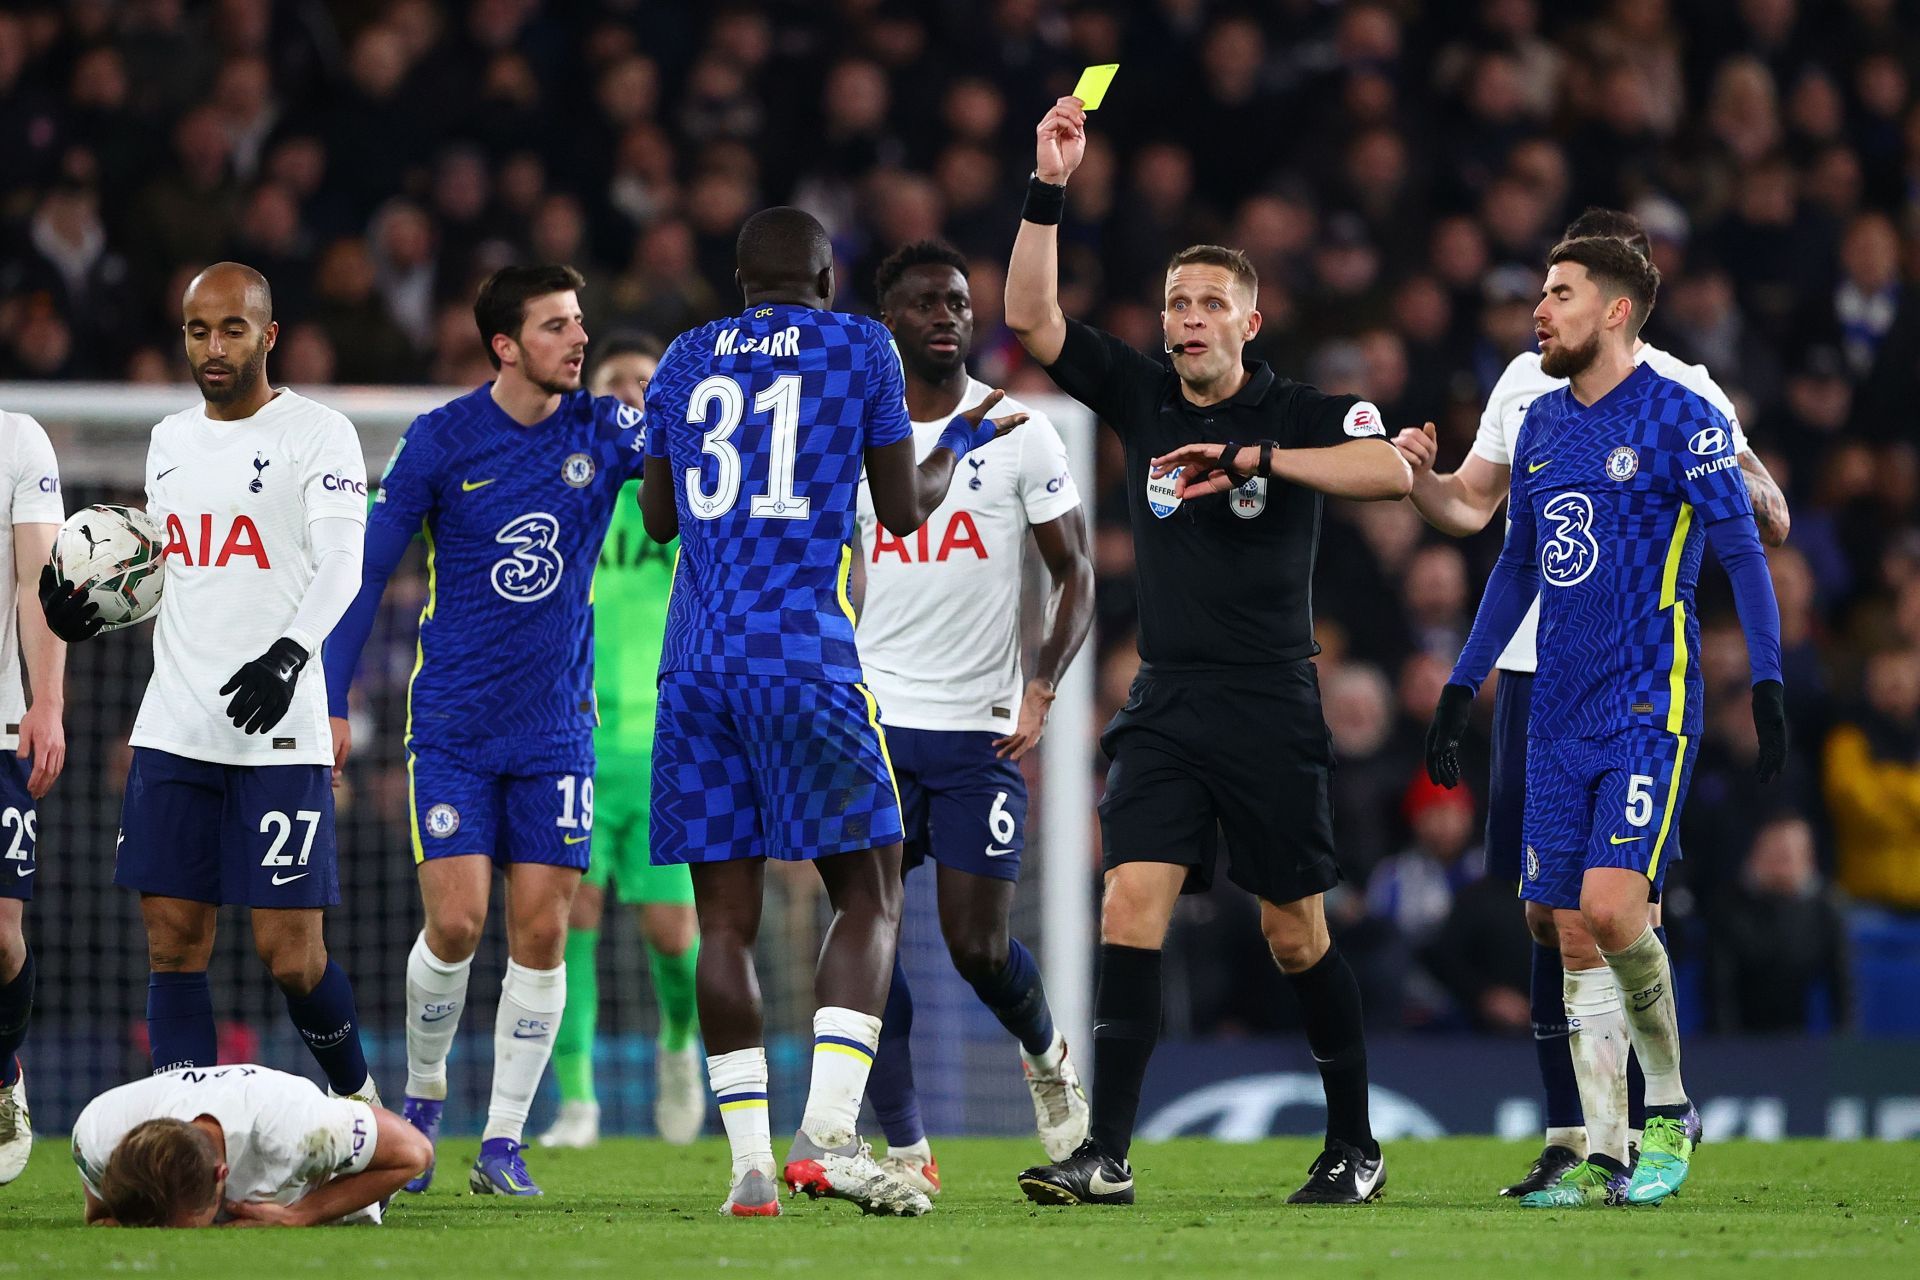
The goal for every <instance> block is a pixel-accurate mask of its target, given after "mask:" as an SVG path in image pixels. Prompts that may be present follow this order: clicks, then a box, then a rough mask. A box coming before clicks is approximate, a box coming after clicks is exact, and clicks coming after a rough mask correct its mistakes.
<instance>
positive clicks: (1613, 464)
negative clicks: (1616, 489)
mask: <svg viewBox="0 0 1920 1280" xmlns="http://www.w3.org/2000/svg"><path fill="white" fill-rule="evenodd" d="M1639 470H1640V455H1639V454H1637V453H1635V452H1634V451H1633V450H1632V449H1631V448H1629V447H1628V446H1627V445H1624V444H1623V445H1621V446H1620V447H1619V448H1618V449H1615V450H1614V451H1613V452H1612V453H1610V454H1608V455H1607V479H1609V480H1631V479H1633V477H1634V473H1635V472H1637V471H1639Z"/></svg>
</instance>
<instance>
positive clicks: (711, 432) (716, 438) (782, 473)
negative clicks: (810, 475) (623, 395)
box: [686, 373, 808, 520]
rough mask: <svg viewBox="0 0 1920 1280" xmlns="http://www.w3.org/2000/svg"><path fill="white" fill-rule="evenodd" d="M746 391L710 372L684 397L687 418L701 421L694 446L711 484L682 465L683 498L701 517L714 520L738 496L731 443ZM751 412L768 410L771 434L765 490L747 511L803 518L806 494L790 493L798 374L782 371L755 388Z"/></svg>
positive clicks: (736, 463)
mask: <svg viewBox="0 0 1920 1280" xmlns="http://www.w3.org/2000/svg"><path fill="white" fill-rule="evenodd" d="M746 411H747V393H746V392H745V391H744V390H743V389H742V388H741V386H740V384H739V383H738V382H737V381H735V380H734V379H732V378H730V377H728V376H726V375H725V374H721V373H716V374H714V375H713V376H712V377H711V378H708V379H706V380H705V381H704V382H702V383H700V385H698V386H696V387H695V388H694V389H693V394H692V395H690V396H688V397H687V421H688V422H694V423H702V424H706V426H707V429H706V431H705V432H704V433H703V434H702V435H701V437H700V451H701V452H702V453H704V454H706V455H707V456H708V457H710V458H712V459H713V460H714V464H715V466H714V471H715V475H714V484H713V488H712V489H711V490H709V489H707V487H706V486H705V484H704V483H703V479H704V478H703V477H702V475H701V471H702V468H700V467H688V468H687V470H686V478H687V502H688V504H689V505H690V506H691V507H692V508H693V514H694V515H696V516H698V517H700V519H702V520H717V519H719V518H720V517H721V516H723V515H725V514H727V512H729V511H731V510H733V506H734V503H736V502H738V501H739V500H740V451H739V450H738V449H736V448H734V446H733V444H732V443H731V441H732V438H733V433H734V432H735V431H737V430H739V429H740V420H741V419H742V418H744V417H745V416H746ZM753 411H754V412H755V413H756V414H767V415H769V419H768V425H769V427H770V428H771V431H772V438H771V439H770V440H769V441H768V448H767V491H766V492H765V493H756V494H754V495H753V497H752V498H751V499H750V500H749V502H748V504H747V513H748V514H749V515H751V516H753V517H754V518H755V519H759V520H804V519H806V518H807V511H808V506H807V499H805V498H804V497H799V496H797V495H795V493H794V492H793V463H794V455H795V451H796V450H797V448H798V447H799V441H800V377H799V375H798V374H792V373H787V374H782V375H780V376H779V377H777V378H775V379H774V380H773V381H772V382H771V383H769V384H767V385H766V386H765V387H762V388H761V389H760V392H759V394H758V395H756V396H754V398H753Z"/></svg>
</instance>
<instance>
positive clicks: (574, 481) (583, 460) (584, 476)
mask: <svg viewBox="0 0 1920 1280" xmlns="http://www.w3.org/2000/svg"><path fill="white" fill-rule="evenodd" d="M560 478H561V479H562V480H565V481H566V482H567V483H568V484H570V485H572V486H573V487H574V488H576V489H584V488H586V487H587V486H588V485H589V484H591V483H593V459H592V458H589V457H588V456H587V455H586V454H584V453H570V454H568V455H567V460H566V461H565V462H563V463H561V464H560Z"/></svg>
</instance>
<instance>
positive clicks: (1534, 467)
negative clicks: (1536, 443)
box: [1527, 458, 1553, 475]
mask: <svg viewBox="0 0 1920 1280" xmlns="http://www.w3.org/2000/svg"><path fill="white" fill-rule="evenodd" d="M1552 465H1553V459H1552V458H1548V459H1547V460H1546V461H1545V462H1529V463H1528V464H1527V474H1528V475H1532V474H1533V473H1534V472H1536V471H1538V470H1539V469H1540V468H1542V467H1550V466H1552Z"/></svg>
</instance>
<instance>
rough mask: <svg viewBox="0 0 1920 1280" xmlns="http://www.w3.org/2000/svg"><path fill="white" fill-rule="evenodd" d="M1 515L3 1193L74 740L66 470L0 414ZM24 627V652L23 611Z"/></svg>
mask: <svg viewBox="0 0 1920 1280" xmlns="http://www.w3.org/2000/svg"><path fill="white" fill-rule="evenodd" d="M0 517H6V520H5V523H6V524H8V525H11V526H12V528H13V537H12V538H10V539H9V538H0V584H4V585H0V726H3V731H0V841H3V842H4V844H5V848H4V852H0V1186H4V1185H5V1184H7V1183H9V1182H12V1181H13V1180H14V1179H15V1178H17V1177H19V1176H20V1171H21V1170H22V1169H24V1168H26V1166H27V1153H28V1151H29V1150H31V1148H32V1146H33V1125H32V1120H31V1117H30V1115H29V1114H28V1111H27V1090H26V1085H25V1083H24V1082H23V1081H22V1080H21V1078H20V1061H19V1052H20V1046H21V1044H22V1043H23V1042H24V1041H25V1040H26V1038H27V1019H28V1016H29V1015H30V1014H31V1013H32V1010H33V953H32V951H30V950H29V949H28V948H27V940H26V935H25V933H23V932H22V927H21V926H22V918H23V917H24V915H25V913H26V907H27V901H28V899H30V898H32V897H33V885H34V873H35V872H36V871H37V870H39V867H38V865H37V864H36V863H35V862H34V845H35V837H36V835H37V832H38V826H39V818H38V816H37V814H36V811H35V805H36V802H37V801H39V799H40V797H42V796H44V795H46V794H47V791H48V789H49V788H51V787H52V786H53V780H54V779H55V778H57V777H59V776H60V770H61V768H62V766H64V765H65V764H66V758H67V734H66V730H65V729H64V728H62V727H61V724H60V711H61V704H62V693H61V686H62V684H63V682H64V680H65V678H66V667H67V646H66V645H65V644H63V643H61V641H60V639H59V637H57V636H55V635H54V634H53V633H52V632H51V631H49V630H47V621H46V618H45V617H44V616H43V615H42V614H41V612H40V602H39V599H38V598H37V588H36V585H35V584H36V583H37V582H38V581H39V574H40V566H42V565H44V564H45V563H46V562H47V557H48V556H49V555H50V554H51V553H52V550H53V539H54V535H55V534H57V533H59V532H60V522H61V521H62V520H64V519H65V518H66V511H65V509H64V507H63V506H62V504H61V500H60V468H59V467H58V465H57V464H55V462H54V460H53V445H52V444H51V443H50V442H49V441H48V440H47V433H46V432H45V431H43V430H42V429H41V427H40V424H39V423H37V422H35V421H34V420H33V419H32V418H29V417H27V416H26V415H25V414H22V413H6V412H0ZM16 605H17V607H18V610H19V613H18V617H19V620H20V633H19V634H20V642H19V647H18V648H16V647H15V645H14V629H13V628H14V618H15V607H16ZM21 650H25V651H26V655H27V674H28V676H30V677H31V678H32V680H33V706H32V707H31V708H29V707H28V706H27V702H26V698H25V697H24V696H23V695H22V693H21V690H20V652H21Z"/></svg>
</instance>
